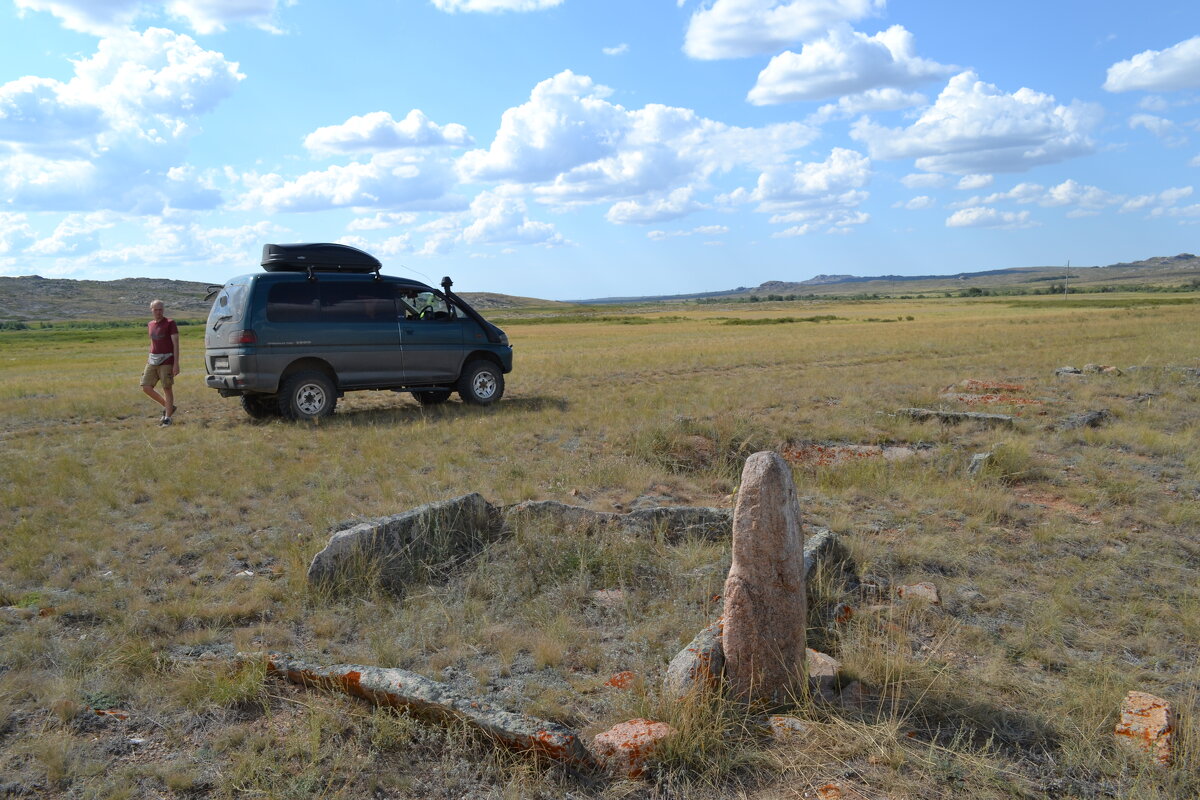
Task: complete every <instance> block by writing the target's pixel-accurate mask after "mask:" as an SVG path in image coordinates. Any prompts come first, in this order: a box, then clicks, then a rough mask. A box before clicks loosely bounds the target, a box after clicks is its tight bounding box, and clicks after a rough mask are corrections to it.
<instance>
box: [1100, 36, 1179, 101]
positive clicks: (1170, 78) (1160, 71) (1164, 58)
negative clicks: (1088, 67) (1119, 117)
mask: <svg viewBox="0 0 1200 800" xmlns="http://www.w3.org/2000/svg"><path fill="white" fill-rule="evenodd" d="M1104 88H1105V89H1106V90H1108V91H1110V92H1128V91H1132V90H1135V89H1140V90H1142V91H1147V92H1170V91H1175V90H1179V89H1196V88H1200V36H1193V37H1192V38H1191V39H1186V40H1184V41H1182V42H1180V43H1179V44H1176V45H1173V46H1171V47H1168V48H1167V49H1166V50H1146V51H1145V52H1142V53H1138V54H1137V55H1136V56H1134V57H1133V58H1130V59H1127V60H1125V61H1118V62H1117V63H1115V64H1113V65H1112V66H1111V67H1109V68H1108V77H1107V78H1106V80H1105V81H1104Z"/></svg>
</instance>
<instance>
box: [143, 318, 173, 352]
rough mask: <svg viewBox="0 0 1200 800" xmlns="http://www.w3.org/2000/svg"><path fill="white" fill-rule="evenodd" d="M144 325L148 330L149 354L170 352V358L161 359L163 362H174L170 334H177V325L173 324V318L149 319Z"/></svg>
mask: <svg viewBox="0 0 1200 800" xmlns="http://www.w3.org/2000/svg"><path fill="white" fill-rule="evenodd" d="M146 327H147V329H148V330H149V332H150V354H151V355H155V354H158V355H161V354H163V353H170V354H171V356H170V358H168V359H166V360H165V361H163V362H162V363H163V364H174V363H175V347H174V345H173V344H172V342H171V337H172V336H178V335H179V327H178V326H177V325H176V324H175V320H173V319H167V318H166V317H163V318H162V319H161V320H159V321H157V322H156V321H154V320H150V321H149V322H148V323H146Z"/></svg>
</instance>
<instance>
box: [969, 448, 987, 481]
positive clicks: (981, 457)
mask: <svg viewBox="0 0 1200 800" xmlns="http://www.w3.org/2000/svg"><path fill="white" fill-rule="evenodd" d="M992 456H993V452H992V451H991V450H989V451H987V452H986V453H976V454H975V455H973V456H971V464H970V466H968V467H967V474H968V475H978V474H979V473H981V472H983V470H984V469H985V468H986V467H987V463H988V461H990V460H991V459H992Z"/></svg>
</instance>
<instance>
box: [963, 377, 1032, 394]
mask: <svg viewBox="0 0 1200 800" xmlns="http://www.w3.org/2000/svg"><path fill="white" fill-rule="evenodd" d="M952 388H954V387H952V386H948V387H946V391H949V390H950V389H952ZM958 388H959V389H962V390H964V391H967V392H1023V391H1025V387H1024V386H1022V385H1021V384H1019V383H1001V382H1000V381H980V380H976V379H974V378H967V379H966V380H965V381H960V382H959V383H958Z"/></svg>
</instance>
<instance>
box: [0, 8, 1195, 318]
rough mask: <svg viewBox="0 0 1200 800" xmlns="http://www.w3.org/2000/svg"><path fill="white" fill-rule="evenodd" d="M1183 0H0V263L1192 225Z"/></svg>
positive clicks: (903, 260)
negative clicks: (340, 245)
mask: <svg viewBox="0 0 1200 800" xmlns="http://www.w3.org/2000/svg"><path fill="white" fill-rule="evenodd" d="M1196 183H1200V4H1197V3H1195V2H1194V0H1173V1H1171V2H1167V1H1165V0H1148V2H1144V3H1140V4H1137V5H1136V6H1131V5H1130V4H1128V3H1117V2H1096V1H1094V0H1093V2H1080V1H1077V0H1057V2H1053V3H1046V2H1044V0H1042V1H1040V2H1025V0H1010V2H1006V3H975V2H962V0H957V2H950V1H949V0H921V2H915V1H914V0H909V1H908V2H904V1H903V0H890V1H888V0H342V1H341V2H338V3H330V2H317V0H168V2H165V3H163V2H157V3H154V2H141V0H0V275H28V274H39V275H43V276H46V277H70V278H89V279H110V278H120V277H127V276H152V277H168V278H179V279H185V280H198V281H210V282H221V281H223V280H225V279H227V278H228V277H231V276H233V275H237V274H240V273H245V272H250V271H254V270H255V269H257V263H258V257H259V253H260V252H261V248H262V245H263V244H264V243H266V242H294V241H341V242H346V243H348V244H354V245H356V246H359V247H362V248H364V249H366V250H369V251H370V252H372V253H375V254H376V255H378V256H379V257H380V258H381V259H382V260H383V262H384V264H385V271H386V272H389V273H391V274H398V275H408V276H413V277H418V278H428V279H429V280H432V281H436V280H437V279H439V278H440V277H441V276H442V275H444V274H449V275H451V276H453V277H454V279H455V284H456V286H457V287H458V288H459V289H460V290H463V291H496V292H504V293H509V294H519V295H528V296H535V297H543V298H551V299H574V298H588V297H599V296H612V295H641V294H665V293H685V292H699V291H711V290H719V289H727V288H732V287H734V286H739V285H745V286H756V285H758V284H759V283H761V282H763V281H767V280H789V281H792V280H794V281H798V280H804V279H807V278H811V277H813V276H814V275H817V274H822V273H824V274H835V273H851V274H857V275H878V274H885V273H892V274H909V275H912V274H937V273H954V272H959V271H974V270H982V269H993V268H999V267H1016V266H1041V265H1061V264H1065V263H1066V262H1067V261H1068V260H1070V262H1071V263H1072V264H1074V265H1100V264H1108V263H1113V262H1117V261H1127V260H1135V259H1139V258H1145V257H1149V256H1154V255H1174V254H1176V253H1179V252H1183V251H1189V252H1192V251H1196V250H1198V249H1200V242H1197V241H1196V239H1197V233H1200V228H1197V227H1196V225H1197V223H1200V193H1198V192H1197V191H1196V190H1195V188H1194V186H1195V184H1196Z"/></svg>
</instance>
